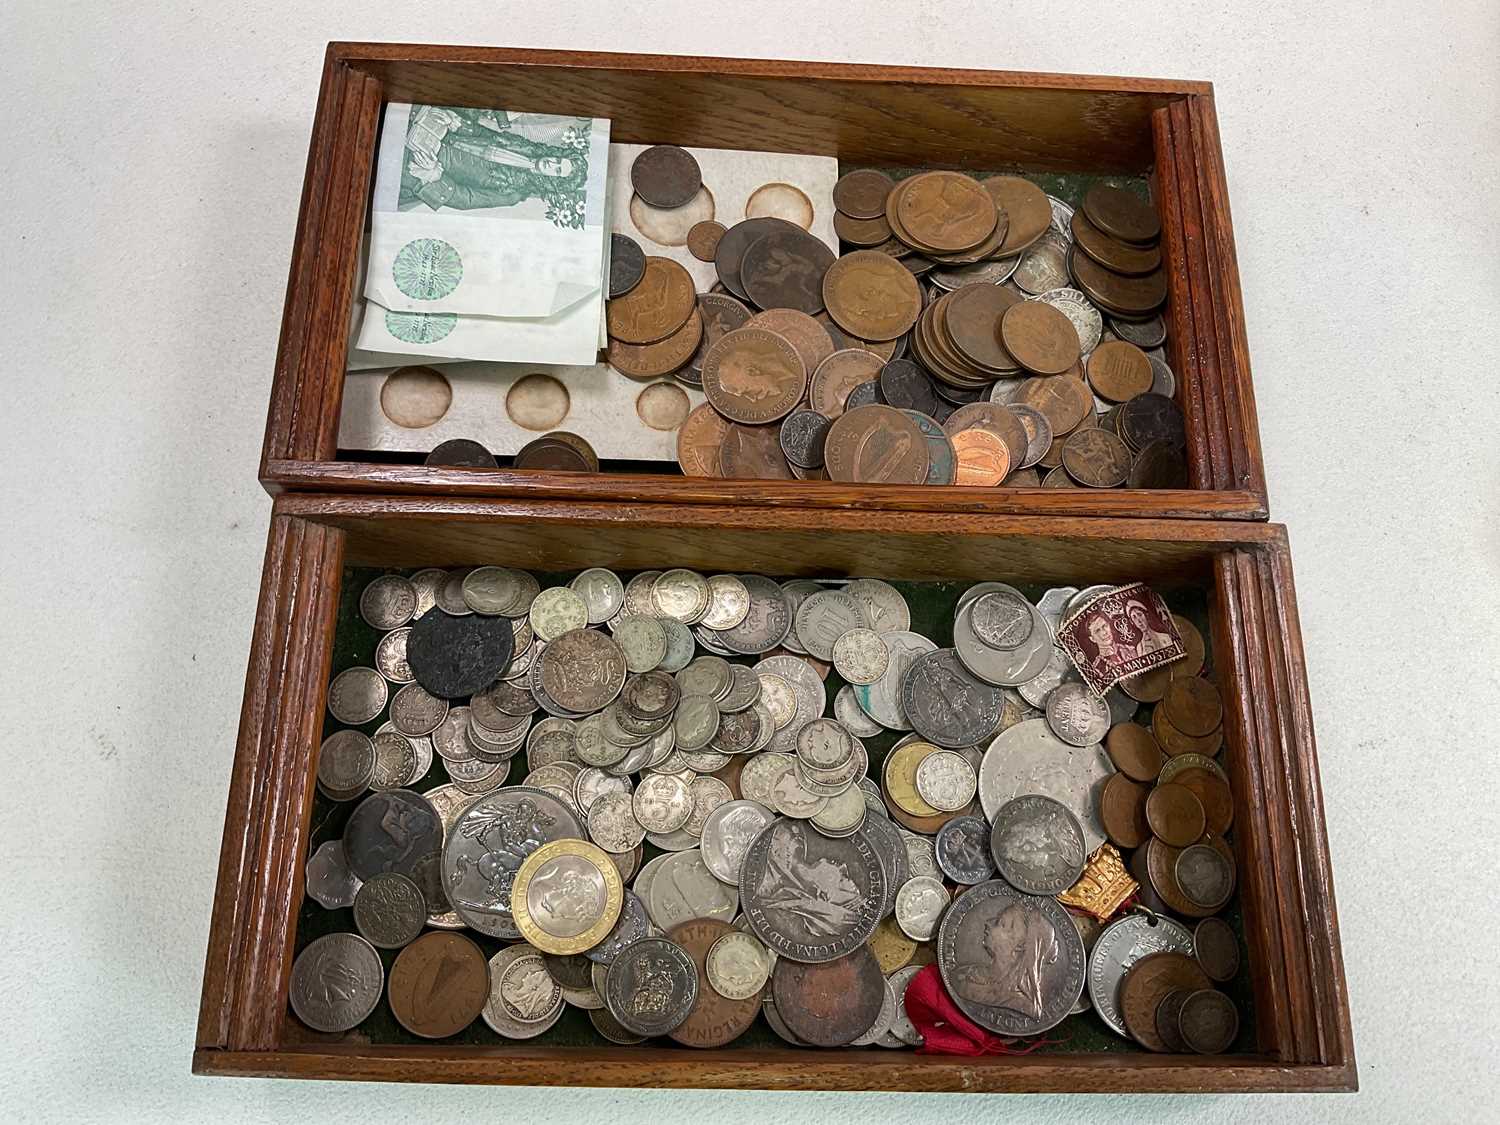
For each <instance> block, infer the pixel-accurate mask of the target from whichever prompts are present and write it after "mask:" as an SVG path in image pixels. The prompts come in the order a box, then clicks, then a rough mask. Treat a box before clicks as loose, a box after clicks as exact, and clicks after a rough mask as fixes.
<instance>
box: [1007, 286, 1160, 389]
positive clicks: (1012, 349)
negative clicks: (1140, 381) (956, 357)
mask: <svg viewBox="0 0 1500 1125" xmlns="http://www.w3.org/2000/svg"><path fill="white" fill-rule="evenodd" d="M1000 342H1001V343H1002V344H1004V345H1005V350H1006V351H1007V352H1008V353H1010V355H1011V357H1012V358H1014V359H1015V361H1016V362H1017V363H1019V364H1020V365H1021V366H1022V367H1024V368H1026V370H1027V371H1030V372H1031V373H1032V374H1034V375H1061V374H1063V372H1065V371H1067V370H1068V368H1070V367H1072V366H1073V365H1074V364H1075V363H1077V362H1078V356H1079V343H1078V329H1076V328H1074V327H1073V322H1072V321H1071V320H1069V319H1068V318H1067V317H1066V316H1064V315H1063V314H1062V313H1060V312H1058V311H1057V309H1055V308H1053V307H1052V306H1051V305H1049V304H1048V303H1047V302H1046V301H1018V302H1016V303H1015V304H1013V305H1011V306H1010V308H1008V309H1006V310H1005V315H1004V316H1002V317H1001V318H1000ZM1147 366H1148V367H1149V366H1150V364H1149V363H1148V364H1147Z"/></svg>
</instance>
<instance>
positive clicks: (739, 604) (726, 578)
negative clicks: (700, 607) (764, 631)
mask: <svg viewBox="0 0 1500 1125" xmlns="http://www.w3.org/2000/svg"><path fill="white" fill-rule="evenodd" d="M749 614H750V591H749V589H747V588H746V586H745V584H744V583H743V582H741V581H740V580H739V579H738V578H736V577H735V576H734V575H732V574H715V575H714V576H713V577H712V578H710V579H709V580H708V608H707V609H705V610H704V611H703V616H702V618H701V619H700V620H701V621H702V623H703V625H705V626H707V627H708V628H710V629H733V628H734V627H735V626H736V625H738V624H739V623H740V622H742V621H744V620H745V618H746V617H748V616H749Z"/></svg>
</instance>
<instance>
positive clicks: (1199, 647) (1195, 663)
mask: <svg viewBox="0 0 1500 1125" xmlns="http://www.w3.org/2000/svg"><path fill="white" fill-rule="evenodd" d="M1172 624H1173V625H1175V626H1177V635H1178V636H1179V637H1181V638H1182V647H1183V648H1184V649H1186V650H1187V655H1186V656H1184V657H1183V658H1182V659H1181V660H1174V661H1173V662H1172V663H1171V664H1168V665H1167V667H1168V668H1170V669H1171V670H1172V678H1173V679H1174V680H1175V679H1177V678H1178V677H1179V676H1196V675H1197V674H1198V673H1199V672H1201V671H1203V661H1204V659H1205V658H1206V657H1207V655H1208V649H1207V647H1206V646H1205V645H1204V643H1203V634H1202V633H1200V632H1198V626H1196V625H1194V624H1193V623H1192V622H1191V621H1189V620H1188V619H1187V618H1186V617H1183V616H1182V615H1181V614H1177V613H1174V614H1172Z"/></svg>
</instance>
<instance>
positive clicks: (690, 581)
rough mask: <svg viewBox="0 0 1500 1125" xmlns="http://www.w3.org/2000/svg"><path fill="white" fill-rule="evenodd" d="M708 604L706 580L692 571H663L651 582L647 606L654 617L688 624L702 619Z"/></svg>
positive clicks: (680, 569)
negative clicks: (673, 619)
mask: <svg viewBox="0 0 1500 1125" xmlns="http://www.w3.org/2000/svg"><path fill="white" fill-rule="evenodd" d="M708 602H709V590H708V580H707V579H706V578H704V577H703V575H701V574H699V573H698V572H697V571H695V570H685V569H682V568H677V569H674V570H667V571H663V572H662V573H661V574H660V575H658V576H657V578H656V581H654V582H653V583H651V606H652V609H653V610H654V611H655V613H656V615H657V616H658V617H675V618H676V619H677V620H678V621H681V622H682V623H683V624H685V625H691V624H693V623H695V622H697V621H700V620H702V618H703V614H704V611H705V610H707V609H708Z"/></svg>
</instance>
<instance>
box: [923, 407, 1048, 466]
mask: <svg viewBox="0 0 1500 1125" xmlns="http://www.w3.org/2000/svg"><path fill="white" fill-rule="evenodd" d="M976 427H977V428H979V429H984V430H989V431H990V433H992V434H994V435H995V436H996V437H998V438H999V439H1000V440H1001V441H1003V442H1004V443H1005V449H1006V452H1007V453H1009V455H1010V463H1011V465H1012V466H1015V465H1018V464H1020V463H1021V462H1022V461H1024V460H1025V459H1026V452H1027V450H1028V449H1029V448H1030V442H1029V440H1028V439H1027V437H1026V427H1025V426H1024V425H1022V424H1021V419H1019V418H1017V417H1016V416H1015V414H1013V413H1011V409H1010V407H1008V406H1006V405H1005V404H1004V403H999V402H971V403H969V404H968V405H967V406H960V407H959V408H958V409H957V410H955V411H954V412H953V413H952V414H950V415H948V420H947V421H946V422H944V423H943V432H944V433H945V434H947V435H948V436H949V437H954V436H956V435H957V434H959V433H961V432H962V431H964V430H971V429H975V428H976Z"/></svg>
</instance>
